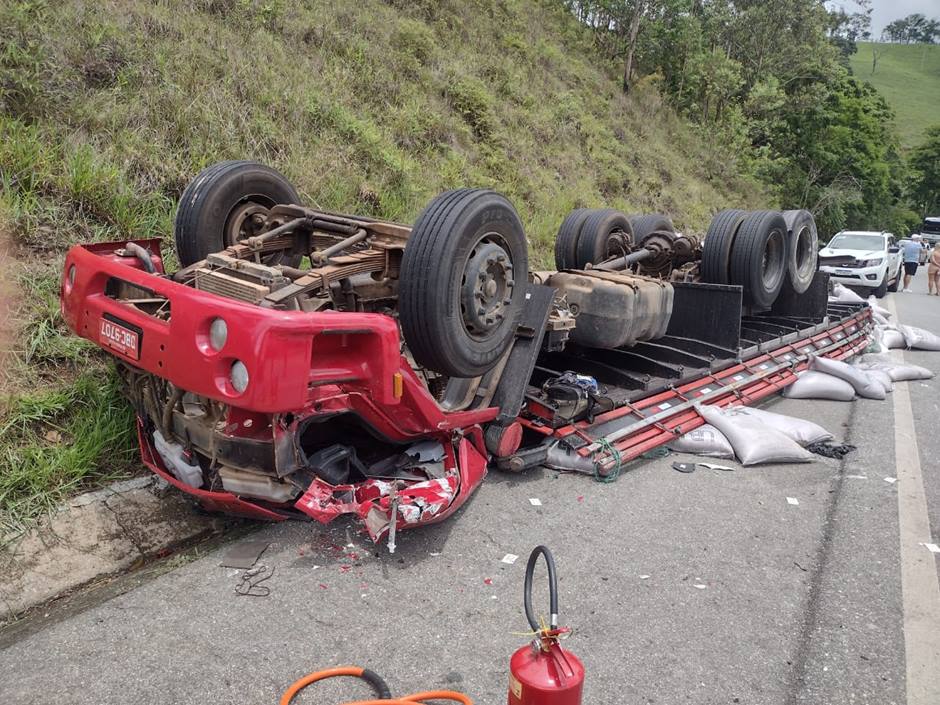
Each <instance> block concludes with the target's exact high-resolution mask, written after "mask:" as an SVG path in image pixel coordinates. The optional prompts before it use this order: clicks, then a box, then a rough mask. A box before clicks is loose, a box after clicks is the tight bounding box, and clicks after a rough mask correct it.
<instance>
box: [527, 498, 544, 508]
mask: <svg viewBox="0 0 940 705" xmlns="http://www.w3.org/2000/svg"><path fill="white" fill-rule="evenodd" d="M529 504H531V505H532V506H533V507H541V506H542V500H540V499H539V498H538V497H529Z"/></svg>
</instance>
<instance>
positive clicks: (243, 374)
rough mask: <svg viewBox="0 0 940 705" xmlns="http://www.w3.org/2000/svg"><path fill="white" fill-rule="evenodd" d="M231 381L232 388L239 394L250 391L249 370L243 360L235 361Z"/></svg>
mask: <svg viewBox="0 0 940 705" xmlns="http://www.w3.org/2000/svg"><path fill="white" fill-rule="evenodd" d="M231 379H232V386H233V387H234V388H235V391H236V392H238V393H239V394H241V393H242V392H244V391H245V390H246V389H248V368H247V367H245V363H244V362H242V361H241V360H235V362H233V363H232V372H231Z"/></svg>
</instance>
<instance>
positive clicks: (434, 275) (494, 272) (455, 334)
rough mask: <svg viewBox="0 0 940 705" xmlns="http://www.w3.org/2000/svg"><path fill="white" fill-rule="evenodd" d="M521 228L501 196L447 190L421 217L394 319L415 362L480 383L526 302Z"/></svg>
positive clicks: (405, 264)
mask: <svg viewBox="0 0 940 705" xmlns="http://www.w3.org/2000/svg"><path fill="white" fill-rule="evenodd" d="M527 281H528V253H527V249H526V239H525V232H524V231H523V229H522V222H521V221H520V220H519V216H518V214H517V213H516V209H515V208H513V207H512V204H510V203H509V201H507V200H506V199H505V198H504V197H503V196H501V195H500V194H498V193H495V192H493V191H488V190H485V189H458V190H456V191H447V192H446V193H442V194H441V195H440V196H438V197H437V198H435V199H434V200H432V201H431V203H430V204H429V205H428V207H427V208H425V209H424V211H423V212H422V213H421V215H420V216H419V217H418V221H417V222H416V223H415V225H414V228H413V229H412V231H411V236H410V237H409V239H408V243H407V244H406V246H405V252H404V255H403V256H402V262H401V274H400V275H399V284H398V317H399V321H400V322H401V328H402V333H403V334H404V337H405V342H406V343H407V344H408V349H409V350H410V351H411V354H412V355H413V356H414V359H415V361H416V362H417V363H418V364H420V365H422V366H424V367H427V368H429V369H431V370H434V371H435V372H440V373H442V374H445V375H449V376H451V377H478V376H480V375H482V374H483V373H484V372H486V371H487V370H489V369H490V368H492V367H493V366H494V365H495V364H496V363H497V362H498V361H499V359H500V357H502V355H503V353H505V352H506V349H507V348H508V347H509V345H510V344H511V343H512V339H513V336H514V335H515V332H516V326H517V324H518V321H519V316H520V314H521V313H522V307H523V305H524V303H525V290H526V282H527Z"/></svg>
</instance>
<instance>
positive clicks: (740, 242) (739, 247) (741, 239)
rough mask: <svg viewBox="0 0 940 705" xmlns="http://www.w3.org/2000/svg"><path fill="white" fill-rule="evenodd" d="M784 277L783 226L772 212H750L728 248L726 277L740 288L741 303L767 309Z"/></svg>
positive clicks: (785, 268) (784, 228)
mask: <svg viewBox="0 0 940 705" xmlns="http://www.w3.org/2000/svg"><path fill="white" fill-rule="evenodd" d="M786 274H787V224H786V221H784V219H783V216H782V215H780V213H778V212H776V211H753V212H752V213H748V215H747V216H746V217H745V218H744V220H743V221H742V222H741V226H740V228H739V229H738V234H737V236H736V237H735V238H734V244H733V245H732V247H731V263H730V266H729V275H730V279H731V283H732V284H740V285H741V286H743V287H744V301H745V303H749V304H753V305H754V306H757V307H758V308H765V309H766V308H770V306H771V305H772V304H773V302H774V300H775V299H776V298H777V294H779V293H780V287H782V286H783V280H784V278H785V277H786Z"/></svg>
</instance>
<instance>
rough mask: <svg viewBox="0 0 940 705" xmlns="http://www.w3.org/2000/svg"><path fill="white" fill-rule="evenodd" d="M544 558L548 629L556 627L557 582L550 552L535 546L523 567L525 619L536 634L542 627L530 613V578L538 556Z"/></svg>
mask: <svg viewBox="0 0 940 705" xmlns="http://www.w3.org/2000/svg"><path fill="white" fill-rule="evenodd" d="M540 555H541V556H544V558H545V565H546V566H547V567H548V599H549V607H550V609H551V623H550V628H551V629H556V628H557V627H558V580H557V579H556V577H555V559H554V558H553V557H552V552H551V551H549V550H548V548H546V547H545V546H536V547H535V548H534V549H533V550H532V553H531V554H530V555H529V562H528V563H527V564H526V567H525V584H524V587H523V593H522V600H523V604H524V605H525V618H526V619H527V620H529V626H530V627H532V629H533V630H535V631H536V632H538V631H541V630H542V625H541V624H539V621H538V619H536V616H535V612H533V611H532V578H533V576H534V575H535V564H536V563H538V560H539V556H540Z"/></svg>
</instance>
